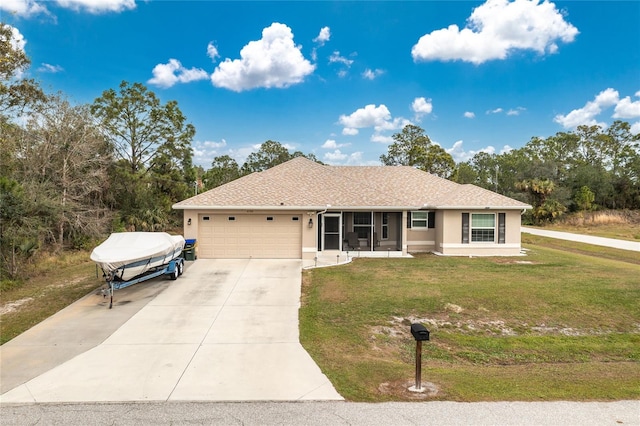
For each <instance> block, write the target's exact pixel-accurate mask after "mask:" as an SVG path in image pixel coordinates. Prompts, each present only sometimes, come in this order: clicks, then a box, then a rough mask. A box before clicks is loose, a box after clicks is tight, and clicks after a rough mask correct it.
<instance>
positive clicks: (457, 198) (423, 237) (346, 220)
mask: <svg viewBox="0 0 640 426" xmlns="http://www.w3.org/2000/svg"><path fill="white" fill-rule="evenodd" d="M173 208H174V209H181V210H184V234H185V238H187V239H196V240H197V256H198V257H199V258H250V257H251V258H291V259H304V260H312V259H314V258H315V257H316V256H318V254H319V252H328V251H350V252H356V251H360V252H363V251H394V252H396V251H397V252H402V253H403V254H407V253H411V252H436V253H441V254H444V255H464V256H467V255H476V256H483V255H499V256H500V255H503V256H511V255H518V254H520V251H521V246H520V218H521V214H522V212H523V211H524V210H525V209H529V208H531V206H529V205H528V204H525V203H522V202H520V201H517V200H514V199H511V198H508V197H504V196H502V195H500V194H497V193H495V192H492V191H488V190H486V189H482V188H479V187H477V186H474V185H460V184H457V183H455V182H451V181H449V180H446V179H442V178H439V177H437V176H434V175H431V174H429V173H426V172H423V171H420V170H417V169H415V168H413V167H406V166H328V165H322V164H318V163H316V162H313V161H310V160H308V159H306V158H303V157H299V158H295V159H293V160H290V161H288V162H286V163H283V164H280V165H278V166H276V167H273V168H271V169H268V170H265V171H263V172H257V173H253V174H250V175H247V176H244V177H242V178H240V179H237V180H235V181H233V182H229V183H227V184H225V185H222V186H219V187H217V188H214V189H212V190H210V191H207V192H204V193H202V194H199V195H196V196H194V197H191V198H189V199H186V200H184V201H181V202H179V203H176V204H174V205H173Z"/></svg>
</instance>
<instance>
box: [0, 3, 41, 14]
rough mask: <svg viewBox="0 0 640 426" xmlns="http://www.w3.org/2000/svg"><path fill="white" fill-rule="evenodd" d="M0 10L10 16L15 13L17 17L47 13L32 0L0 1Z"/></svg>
mask: <svg viewBox="0 0 640 426" xmlns="http://www.w3.org/2000/svg"><path fill="white" fill-rule="evenodd" d="M0 10H4V11H5V12H7V13H10V14H12V13H15V14H16V15H18V16H24V17H28V16H31V15H37V14H38V13H43V14H48V13H49V11H48V10H47V8H46V7H44V6H42V5H41V4H40V3H37V2H35V1H34V0H2V1H1V2H0ZM0 15H1V14H0Z"/></svg>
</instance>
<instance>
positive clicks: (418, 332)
mask: <svg viewBox="0 0 640 426" xmlns="http://www.w3.org/2000/svg"><path fill="white" fill-rule="evenodd" d="M411 334H413V337H414V338H415V339H416V341H417V342H422V341H424V340H429V330H427V329H426V328H425V326H424V325H422V324H411Z"/></svg>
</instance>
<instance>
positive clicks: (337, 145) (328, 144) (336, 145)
mask: <svg viewBox="0 0 640 426" xmlns="http://www.w3.org/2000/svg"><path fill="white" fill-rule="evenodd" d="M349 145H350V144H348V143H337V142H336V141H335V140H333V139H327V140H326V141H325V142H324V143H323V144H322V148H324V149H337V148H342V147H345V146H349Z"/></svg>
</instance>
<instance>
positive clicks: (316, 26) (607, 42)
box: [0, 0, 640, 168]
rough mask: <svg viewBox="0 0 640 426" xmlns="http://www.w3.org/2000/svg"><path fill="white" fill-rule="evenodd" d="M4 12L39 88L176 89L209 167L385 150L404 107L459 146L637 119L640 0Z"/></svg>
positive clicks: (91, 93) (414, 120)
mask: <svg viewBox="0 0 640 426" xmlns="http://www.w3.org/2000/svg"><path fill="white" fill-rule="evenodd" d="M0 21H2V22H4V23H7V24H9V25H11V26H13V27H14V42H15V43H16V45H17V46H20V47H21V48H23V49H24V50H25V51H26V53H27V55H28V56H29V57H30V58H31V60H32V66H31V68H30V70H29V71H28V72H27V73H26V76H27V77H32V78H35V79H37V80H39V81H40V82H41V83H42V85H43V86H44V88H45V89H46V90H47V91H50V92H54V91H61V92H63V93H64V94H66V95H67V96H69V97H70V98H71V99H72V100H73V101H74V102H78V103H91V102H92V101H93V100H94V99H95V98H96V97H98V96H100V94H101V93H102V92H103V91H104V90H107V89H110V88H114V89H117V87H118V85H119V83H120V82H121V81H122V80H126V81H129V82H141V83H145V84H146V85H147V87H148V88H149V89H150V90H152V91H153V92H155V93H156V94H157V95H158V96H159V97H160V99H161V100H162V101H163V102H166V101H168V100H177V101H178V105H179V107H180V109H181V110H182V111H183V112H184V114H185V115H186V117H187V119H188V121H189V122H191V123H192V124H193V125H194V126H195V127H196V131H197V133H196V136H195V139H194V141H193V148H194V163H196V164H199V165H202V166H203V167H205V168H208V167H210V165H211V161H212V159H213V158H214V157H215V156H219V155H225V154H228V155H230V156H231V157H233V158H235V159H236V160H237V161H238V163H239V164H242V163H243V162H244V160H245V158H246V156H247V155H248V154H249V153H251V152H253V151H256V150H257V149H258V147H259V145H260V144H261V143H263V142H265V141H267V140H274V141H278V142H280V143H281V144H283V145H284V146H286V147H287V148H289V149H290V150H299V151H302V152H304V153H313V154H315V155H316V156H317V157H318V159H320V160H321V161H324V162H327V163H330V164H350V165H360V164H379V157H380V155H381V154H384V153H386V152H387V146H388V144H389V143H390V142H391V136H392V135H393V134H394V133H397V132H400V131H401V130H402V128H403V127H404V126H405V125H406V124H409V123H411V124H415V125H418V126H420V127H422V128H423V129H424V130H425V132H426V134H427V135H429V137H430V138H431V140H432V141H433V142H435V143H438V144H439V145H441V146H442V147H443V148H444V149H445V150H447V151H448V152H449V153H451V155H452V156H453V157H454V159H455V160H456V161H457V162H459V161H464V160H467V159H469V158H470V157H471V156H473V154H475V153H476V152H479V151H486V152H495V153H501V152H504V151H505V150H509V149H513V148H520V147H522V146H523V145H525V144H526V143H527V142H528V141H529V140H530V139H531V138H532V137H534V136H539V137H548V136H551V135H554V134H555V133H557V132H560V131H569V130H574V129H575V128H576V126H578V125H580V124H601V125H603V126H607V125H608V124H611V123H612V122H613V121H614V120H616V119H620V120H625V121H628V122H630V123H631V124H632V125H633V127H632V128H633V130H634V132H640V1H621V2H616V1H558V2H548V1H537V0H534V1H529V0H516V1H507V0H488V1H485V2H480V1H472V2H468V1H447V2H445V1H407V2H404V1H392V2H369V1H356V2H340V1H338V2H329V1H323V2H307V1H295V2H272V1H260V2H246V1H235V2H224V1H154V0H151V1H145V2H134V0H53V1H51V0H50V1H37V0H2V1H1V2H0Z"/></svg>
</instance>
